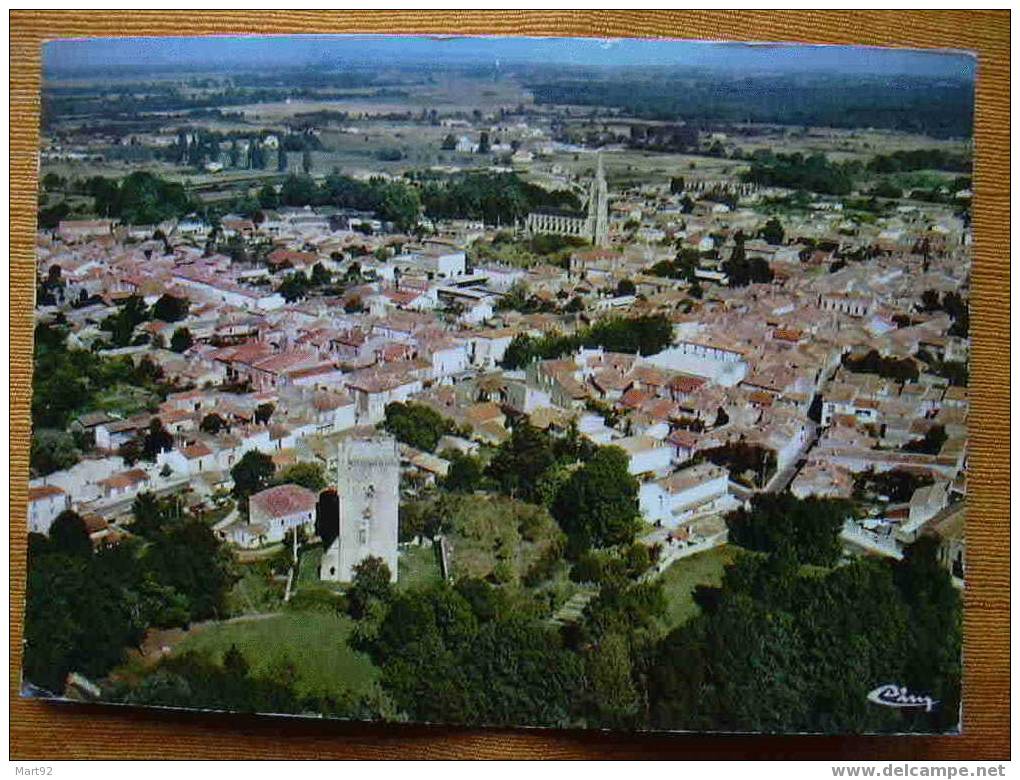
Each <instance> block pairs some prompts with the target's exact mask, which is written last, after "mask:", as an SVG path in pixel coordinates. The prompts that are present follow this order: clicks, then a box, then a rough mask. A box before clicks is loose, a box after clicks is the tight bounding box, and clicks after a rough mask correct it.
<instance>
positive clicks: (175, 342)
mask: <svg viewBox="0 0 1020 780" xmlns="http://www.w3.org/2000/svg"><path fill="white" fill-rule="evenodd" d="M194 343H195V339H194V338H192V336H191V331H190V330H188V329H187V328H178V329H177V330H175V331H174V334H173V335H172V336H171V337H170V349H172V350H173V351H174V352H186V351H188V350H189V349H191V347H192V345H193V344H194Z"/></svg>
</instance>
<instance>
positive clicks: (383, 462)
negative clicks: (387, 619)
mask: <svg viewBox="0 0 1020 780" xmlns="http://www.w3.org/2000/svg"><path fill="white" fill-rule="evenodd" d="M338 455H339V457H338V459H339V466H338V468H337V493H338V494H339V496H340V533H339V535H338V536H337V538H336V540H335V541H334V542H333V544H331V545H330V546H329V549H328V550H326V552H325V553H324V554H323V556H322V564H321V565H320V567H319V578H320V579H323V580H331V581H333V582H350V581H351V579H352V577H353V571H354V567H355V566H357V565H358V564H359V563H361V562H362V561H363V560H364V559H365V558H368V557H372V556H374V557H377V558H382V559H383V560H384V561H386V565H387V566H389V567H390V575H391V578H392V581H393V582H396V580H397V506H398V503H399V501H400V455H399V453H398V450H397V442H396V440H395V439H393V438H392V437H390V436H378V437H374V438H371V439H348V440H346V441H344V442H342V443H341V444H340V450H339V454H338Z"/></svg>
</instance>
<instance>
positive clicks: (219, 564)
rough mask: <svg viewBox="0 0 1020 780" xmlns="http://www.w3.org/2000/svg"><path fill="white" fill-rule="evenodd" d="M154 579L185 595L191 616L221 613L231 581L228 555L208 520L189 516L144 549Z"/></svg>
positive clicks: (214, 615)
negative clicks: (204, 520) (191, 518)
mask: <svg viewBox="0 0 1020 780" xmlns="http://www.w3.org/2000/svg"><path fill="white" fill-rule="evenodd" d="M146 562H147V566H148V567H149V569H150V570H151V571H152V573H153V576H155V577H156V579H157V580H158V581H159V582H160V583H162V584H164V585H167V586H169V587H170V588H172V589H173V590H174V591H176V592H178V593H180V594H181V595H183V596H184V597H185V598H186V599H187V605H188V615H189V617H190V619H191V620H206V619H209V618H213V617H216V616H218V615H221V614H222V613H223V612H224V610H225V608H226V602H225V600H226V596H227V591H228V590H229V588H230V586H231V585H232V584H233V581H234V577H233V575H232V573H231V565H230V562H231V557H230V553H228V552H227V551H226V549H225V548H224V547H223V545H221V544H220V541H219V539H217V538H216V535H215V534H214V533H213V530H212V528H210V527H209V525H208V524H206V523H204V522H202V521H200V520H189V521H187V522H183V523H181V524H180V525H176V526H174V527H171V528H170V529H169V530H168V531H166V532H165V533H162V534H159V535H158V536H157V537H155V538H154V539H153V541H152V546H151V548H149V549H148V550H147V551H146Z"/></svg>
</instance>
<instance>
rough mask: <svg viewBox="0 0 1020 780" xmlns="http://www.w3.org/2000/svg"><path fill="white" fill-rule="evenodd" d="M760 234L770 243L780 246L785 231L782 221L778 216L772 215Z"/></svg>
mask: <svg viewBox="0 0 1020 780" xmlns="http://www.w3.org/2000/svg"><path fill="white" fill-rule="evenodd" d="M760 235H761V237H762V238H764V239H765V240H766V241H767V242H768V243H770V244H772V245H773V246H778V245H779V244H782V243H783V237H784V235H785V233H784V231H783V225H782V223H781V222H780V221H779V220H778V219H777V218H776V217H772V218H771V219H769V221H768V222H766V223H765V227H763V228H762V229H761V234H760Z"/></svg>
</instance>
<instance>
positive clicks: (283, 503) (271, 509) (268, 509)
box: [249, 485, 316, 518]
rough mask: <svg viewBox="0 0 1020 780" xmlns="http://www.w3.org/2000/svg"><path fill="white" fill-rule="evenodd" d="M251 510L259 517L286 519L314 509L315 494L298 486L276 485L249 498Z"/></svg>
mask: <svg viewBox="0 0 1020 780" xmlns="http://www.w3.org/2000/svg"><path fill="white" fill-rule="evenodd" d="M249 500H250V503H251V509H252V512H253V513H257V514H258V515H259V516H261V517H270V518H274V517H287V516H288V515H293V514H297V513H298V512H311V511H314V509H315V501H316V498H315V494H314V493H313V492H312V491H311V490H307V489H306V488H303V487H301V486H300V485H277V486H276V487H271V488H269V489H268V490H263V491H262V492H261V493H256V494H255V495H253V496H252V497H251V499H249Z"/></svg>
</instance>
